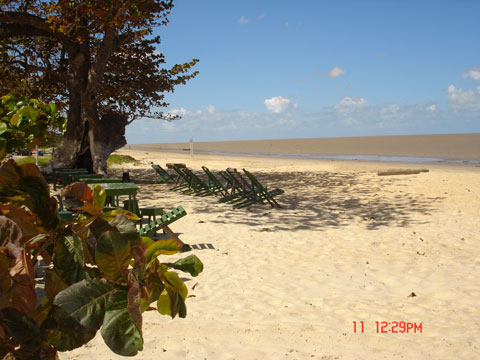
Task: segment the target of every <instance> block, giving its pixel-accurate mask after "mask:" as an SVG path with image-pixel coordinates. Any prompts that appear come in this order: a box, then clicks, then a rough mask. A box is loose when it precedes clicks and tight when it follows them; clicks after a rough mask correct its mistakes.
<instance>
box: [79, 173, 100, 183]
mask: <svg viewBox="0 0 480 360" xmlns="http://www.w3.org/2000/svg"><path fill="white" fill-rule="evenodd" d="M71 177H72V179H73V181H82V180H80V179H99V178H103V175H102V174H84V173H81V174H74V175H71Z"/></svg>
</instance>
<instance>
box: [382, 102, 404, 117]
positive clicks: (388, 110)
mask: <svg viewBox="0 0 480 360" xmlns="http://www.w3.org/2000/svg"><path fill="white" fill-rule="evenodd" d="M399 110H400V106H398V105H395V104H391V105H388V106H384V107H383V108H382V109H381V110H380V114H382V115H390V114H395V113H397V112H398V111H399Z"/></svg>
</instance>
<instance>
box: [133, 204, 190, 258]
mask: <svg viewBox="0 0 480 360" xmlns="http://www.w3.org/2000/svg"><path fill="white" fill-rule="evenodd" d="M185 215H187V212H186V211H185V209H184V208H183V206H181V205H180V206H178V207H176V208H173V209H172V210H171V211H169V212H167V213H164V214H163V215H161V216H158V217H157V218H155V219H154V220H153V221H151V222H149V223H148V224H146V225H145V226H142V227H141V228H140V230H139V233H140V236H154V235H155V233H156V232H157V231H158V230H163V232H164V233H166V234H167V235H168V236H170V238H172V239H174V240H175V241H176V242H177V244H179V245H180V246H181V247H182V251H188V250H191V247H190V245H188V244H185V243H184V242H183V241H181V240H180V239H179V237H178V236H177V234H175V233H174V232H173V231H172V230H171V229H170V227H169V226H168V225H170V224H172V223H173V222H175V221H177V220H178V219H181V218H182V217H184V216H185Z"/></svg>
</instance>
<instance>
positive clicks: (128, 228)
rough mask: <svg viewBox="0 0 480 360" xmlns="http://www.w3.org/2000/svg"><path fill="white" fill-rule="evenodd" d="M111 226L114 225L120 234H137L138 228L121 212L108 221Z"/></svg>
mask: <svg viewBox="0 0 480 360" xmlns="http://www.w3.org/2000/svg"><path fill="white" fill-rule="evenodd" d="M108 223H109V224H110V225H111V226H115V227H116V228H117V229H118V231H119V232H120V233H122V234H132V235H135V236H139V235H138V230H137V228H136V226H135V223H134V222H133V221H131V220H129V219H127V218H126V217H125V216H124V215H123V214H122V213H119V214H118V215H117V216H115V218H114V219H113V220H110V221H109V222H108Z"/></svg>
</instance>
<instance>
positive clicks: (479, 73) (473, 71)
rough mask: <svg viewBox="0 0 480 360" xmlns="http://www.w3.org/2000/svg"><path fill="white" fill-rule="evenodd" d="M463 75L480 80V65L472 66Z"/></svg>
mask: <svg viewBox="0 0 480 360" xmlns="http://www.w3.org/2000/svg"><path fill="white" fill-rule="evenodd" d="M463 77H465V78H467V77H470V78H472V79H473V80H475V81H479V80H480V67H472V68H470V69H468V70H467V71H465V72H464V73H463Z"/></svg>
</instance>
